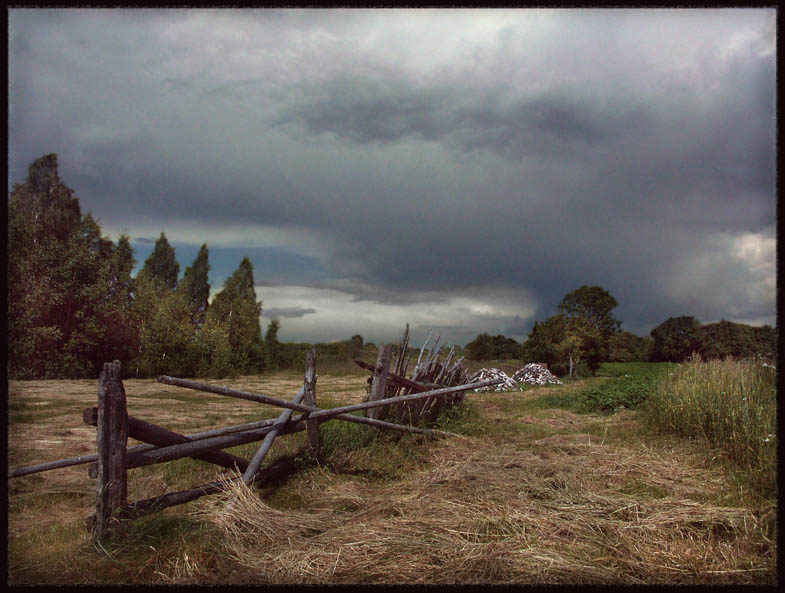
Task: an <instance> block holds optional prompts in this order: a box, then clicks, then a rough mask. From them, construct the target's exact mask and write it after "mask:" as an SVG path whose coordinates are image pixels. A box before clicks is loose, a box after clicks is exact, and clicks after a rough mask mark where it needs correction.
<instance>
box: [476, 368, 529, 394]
mask: <svg viewBox="0 0 785 593" xmlns="http://www.w3.org/2000/svg"><path fill="white" fill-rule="evenodd" d="M491 379H502V380H503V381H504V383H499V384H498V385H492V386H490V387H484V388H482V389H475V390H474V392H475V393H477V392H478V391H519V388H518V385H517V384H516V383H515V381H513V380H512V379H511V378H510V376H509V375H508V374H507V373H505V372H504V371H500V370H499V369H480V370H479V371H477V372H476V373H474V374H473V375H472V376H471V377H469V380H468V382H469V383H474V382H476V381H489V380H491Z"/></svg>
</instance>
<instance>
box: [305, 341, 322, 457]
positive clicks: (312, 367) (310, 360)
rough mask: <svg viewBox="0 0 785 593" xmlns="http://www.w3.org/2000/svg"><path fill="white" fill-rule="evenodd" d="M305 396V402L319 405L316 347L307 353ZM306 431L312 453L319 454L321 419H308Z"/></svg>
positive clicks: (320, 447) (309, 404)
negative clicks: (317, 402)
mask: <svg viewBox="0 0 785 593" xmlns="http://www.w3.org/2000/svg"><path fill="white" fill-rule="evenodd" d="M304 383H305V397H304V398H303V403H304V404H306V405H308V406H313V407H318V406H317V405H316V349H315V348H314V349H312V350H309V351H308V352H306V353H305V381H304ZM305 433H306V436H307V437H308V446H309V447H310V449H311V454H312V455H313V456H314V457H318V456H319V452H320V451H321V449H322V439H321V436H320V435H319V421H318V420H306V421H305Z"/></svg>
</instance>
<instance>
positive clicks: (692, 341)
mask: <svg viewBox="0 0 785 593" xmlns="http://www.w3.org/2000/svg"><path fill="white" fill-rule="evenodd" d="M700 326H701V324H700V322H699V321H698V320H697V319H695V318H694V317H691V316H688V315H682V316H681V317H668V319H666V320H665V321H663V322H662V323H661V324H659V325H658V326H657V327H655V328H654V329H653V330H651V337H652V339H653V340H654V344H653V346H652V357H653V359H654V360H655V361H657V362H665V361H667V362H681V361H683V360H686V359H687V358H689V356H690V355H691V354H692V353H693V352H697V351H698V350H699V348H700V334H699V331H700Z"/></svg>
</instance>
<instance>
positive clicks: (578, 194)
mask: <svg viewBox="0 0 785 593" xmlns="http://www.w3.org/2000/svg"><path fill="white" fill-rule="evenodd" d="M775 14H776V13H775V12H774V11H773V10H740V11H719V10H718V11H713V10H697V11H669V10H654V11H648V10H645V11H644V10H632V11H626V10H614V11H581V10H577V11H571V10H562V11H555V12H553V11H530V10H512V11H471V12H467V11H376V10H370V11H277V10H265V11H241V12H236V11H200V10H187V11H186V10H183V11H181V10H177V11H157V10H122V11H115V10H105V11H91V10H83V11H60V10H32V11H26V10H12V11H11V12H10V13H9V16H10V19H9V184H10V183H11V182H12V181H21V180H23V179H24V176H25V175H26V169H27V165H28V164H29V163H30V162H31V161H32V160H33V159H34V158H37V157H38V156H41V155H42V154H45V153H48V152H58V153H59V155H60V164H61V171H60V176H61V177H62V178H63V179H64V180H65V182H66V184H68V185H69V186H70V187H73V188H74V189H75V190H76V193H77V195H79V196H80V199H81V201H82V205H83V209H84V210H91V211H93V212H94V213H95V214H96V215H97V216H98V217H99V219H100V220H101V221H102V224H105V225H110V226H112V227H115V228H125V229H128V230H129V232H130V233H131V234H140V235H142V236H147V237H150V236H157V234H158V233H159V232H160V231H161V230H163V231H165V232H166V233H167V236H168V237H170V239H171V236H172V234H171V233H170V229H172V232H174V230H173V229H174V226H175V225H179V226H178V228H188V227H189V226H191V227H192V228H199V229H205V230H204V232H202V233H201V234H200V233H196V232H194V233H192V235H193V237H192V238H190V239H189V240H192V241H193V242H194V243H196V244H201V242H202V241H207V242H208V245H210V246H211V247H212V243H211V241H217V240H218V237H219V236H220V240H221V241H224V242H227V241H228V242H230V243H231V242H232V241H234V243H233V245H232V249H236V250H237V251H236V252H235V251H231V253H230V252H227V253H225V254H223V255H222V254H219V253H218V251H216V252H215V260H214V267H213V275H214V276H215V277H216V278H220V279H222V278H225V277H227V276H228V275H229V274H230V273H231V271H232V269H233V267H236V264H237V263H238V262H239V259H237V262H235V258H241V257H242V254H243V253H247V254H249V256H250V257H252V260H253V261H254V262H255V264H256V268H255V273H256V276H257V280H258V284H259V286H260V287H261V288H260V292H261V297H260V298H262V299H263V300H265V302H266V298H265V297H264V289H265V287H266V288H268V289H269V290H270V291H271V292H272V290H273V289H274V288H275V287H276V286H278V285H282V284H285V285H287V286H293V285H297V286H301V287H309V288H310V289H312V290H317V289H330V290H336V291H339V292H340V293H341V295H351V297H350V298H351V301H349V302H354V303H360V304H363V305H364V306H365V305H368V304H370V303H375V304H380V305H387V306H390V307H412V309H402V311H403V310H406V311H409V310H412V311H413V310H415V307H416V305H417V303H426V302H427V303H428V306H445V307H446V306H448V305H449V304H450V303H452V302H453V301H452V300H451V299H452V298H453V296H454V295H456V294H470V295H471V298H472V299H479V300H483V299H484V300H485V301H488V302H490V301H489V299H493V298H496V297H495V296H494V295H496V294H497V292H500V293H501V294H503V295H505V296H504V299H506V300H505V303H510V302H511V300H510V299H509V298H508V297H507V296H506V295H508V294H515V293H517V294H519V295H520V297H519V298H518V300H517V301H516V302H515V304H514V305H510V307H514V306H518V307H520V308H521V312H519V313H517V314H516V313H514V312H512V311H510V310H508V309H507V308H505V310H504V313H503V314H502V313H499V314H495V317H494V319H493V320H490V319H489V318H488V317H487V316H486V317H483V316H482V315H480V314H479V313H476V312H466V316H467V317H468V318H470V319H469V322H467V323H465V324H463V323H458V322H457V321H452V320H450V321H445V322H444V323H443V325H445V326H454V327H458V326H466V327H467V328H472V329H471V330H468V329H465V328H464V330H462V331H473V329H474V328H481V327H482V325H481V324H482V323H485V322H487V323H489V324H490V325H493V327H494V328H496V327H498V328H499V329H498V331H502V330H504V331H505V332H508V333H510V334H513V333H515V334H516V335H518V334H521V333H524V332H525V331H526V330H527V329H528V328H529V327H531V325H532V324H533V322H534V319H541V318H542V317H543V316H547V315H550V314H552V313H553V312H554V311H555V308H556V305H557V304H558V302H559V300H560V299H561V297H562V296H563V295H564V294H565V293H566V292H568V291H570V290H573V289H575V288H577V287H578V286H580V285H581V284H599V285H601V286H603V287H606V288H607V289H608V290H610V292H611V293H612V294H613V295H614V296H616V298H617V300H618V301H619V303H620V306H619V310H618V316H619V317H621V318H622V319H623V321H624V324H625V327H626V328H627V329H632V330H633V331H640V332H647V331H648V329H647V328H650V327H651V326H653V325H656V324H657V323H659V322H660V321H662V320H664V319H665V318H667V317H668V316H671V315H681V314H695V315H696V316H698V317H699V318H701V320H703V321H707V322H708V321H712V320H715V319H719V318H722V317H723V316H725V317H728V316H730V315H733V316H735V317H736V318H738V319H764V318H765V319H771V320H772V322H773V320H774V313H773V311H774V309H773V295H774V294H775V292H774V288H773V286H771V285H770V282H769V279H770V277H771V276H772V274H773V268H772V269H768V268H765V266H764V267H760V265H759V261H758V259H755V258H756V257H757V256H754V257H753V255H750V254H752V253H753V252H754V249H753V250H751V249H752V248H751V247H750V248H749V249H747V251H744V250H743V249H742V251H744V253H746V254H747V255H744V256H743V257H742V256H739V255H738V253H737V252H739V249H741V248H740V247H739V245H740V243H739V241H741V238H743V237H747V239H745V240H747V241H748V242H749V241H752V242H753V243H755V244H756V245H759V246H765V249H764V252H765V253H764V255H763V256H761V257H763V258H764V259H765V258H769V259H770V261H772V262H773V261H774V253H773V248H772V246H771V243H770V241H771V240H772V239H773V237H774V220H775V212H776V209H775V205H776V198H775V195H776V194H775V187H776V186H775V158H776V156H775V155H776V152H775V149H774V145H775V129H776V128H775V125H774V123H775V105H776V90H775V81H776V54H775V52H774V43H773V42H774V39H775V28H774V22H775ZM556 40H558V42H557V41H556ZM240 227H241V228H246V229H249V230H248V231H247V232H239V233H238V232H234V231H227V230H226V229H235V228H240ZM136 229H139V230H136ZM251 229H252V230H251ZM273 235H274V237H275V242H271V239H269V237H271V236H273ZM233 236H235V238H234V239H233V238H232V237H233ZM227 237H228V239H227ZM260 242H261V243H264V244H265V245H267V246H268V247H265V249H257V248H256V247H254V246H258V244H260ZM276 248H277V251H276V250H275V249H276ZM761 248H762V249H763V247H761ZM212 253H213V251H212V249H211V257H212ZM295 253H296V254H297V256H295V255H294V254H295ZM712 253H717V254H718V255H717V257H711V256H710V255H711V254H712ZM756 262H757V263H756ZM188 263H190V262H181V264H182V265H183V266H185V265H188ZM756 266H757V267H756ZM213 283H214V284H218V285H220V281H213ZM426 294H427V298H426V297H425V296H424V295H426ZM302 298H303V301H302V302H303V303H307V300H306V299H305V297H302ZM341 298H344V297H343V296H342V297H341ZM467 298H468V297H467ZM341 302H343V301H341ZM287 306H288V305H287V304H286V303H273V307H274V308H275V309H281V310H283V311H287V310H288V309H287ZM449 306H455V307H458V305H449ZM298 307H299V308H298ZM308 308H309V306H308V305H307V304H298V305H297V306H296V307H294V306H293V308H292V309H291V311H295V312H296V311H300V310H303V309H308ZM328 309H329V308H326V307H321V306H320V307H318V312H313V313H310V312H309V314H308V315H306V314H305V313H303V316H304V318H305V319H306V320H309V321H310V320H313V323H323V320H322V317H321V316H322V315H325V314H327V313H326V312H325V311H327V310H328ZM523 309H525V310H526V311H527V312H526V313H524V312H523ZM374 311H376V309H374ZM266 314H267V311H265V315H266ZM401 314H403V313H401ZM516 315H517V318H516ZM287 319H290V320H292V322H293V321H294V320H295V319H296V318H291V317H290V318H287ZM434 323H436V322H434ZM426 325H427V324H426ZM284 327H285V325H284ZM489 327H490V326H489ZM331 331H332V330H331ZM335 331H337V330H335ZM357 331H360V333H362V331H361V328H359V329H358V330H357ZM357 331H353V332H351V333H357ZM379 331H381V329H380V330H379ZM481 331H482V330H481ZM351 333H349V334H348V335H351ZM335 337H336V338H343V337H346V336H341V335H337V336H335ZM304 338H305V337H304Z"/></svg>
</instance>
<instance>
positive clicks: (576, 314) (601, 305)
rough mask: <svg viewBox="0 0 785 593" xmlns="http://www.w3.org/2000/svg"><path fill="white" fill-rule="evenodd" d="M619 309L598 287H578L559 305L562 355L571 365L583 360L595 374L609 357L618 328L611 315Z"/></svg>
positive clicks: (616, 321) (612, 299) (608, 295)
mask: <svg viewBox="0 0 785 593" xmlns="http://www.w3.org/2000/svg"><path fill="white" fill-rule="evenodd" d="M617 305H618V303H617V302H616V299H615V298H613V297H612V296H611V294H610V293H609V292H608V291H607V290H605V289H604V288H601V287H599V286H585V285H584V286H581V287H580V288H578V289H576V290H573V291H572V292H569V293H567V294H566V295H565V296H564V298H563V299H562V301H561V303H559V313H560V314H561V315H562V316H563V317H564V322H565V332H566V336H565V339H567V342H566V343H565V344H563V345H562V347H561V351H562V353H563V355H564V356H566V357H567V358H568V360H569V361H570V368H571V369H572V367H573V364H576V365H577V363H576V362H574V359H575V358H576V357H577V359H578V360H581V359H583V360H584V361H585V363H586V365H587V367H588V368H589V370H591V371H592V373H593V372H595V371H596V370H597V369H598V368H599V367H600V363H602V361H604V360H607V359H608V357H609V354H610V342H611V338H612V337H613V334H614V333H615V332H617V331H618V330H619V328H620V326H621V322H620V321H619V320H618V319H616V318H614V317H613V315H612V314H611V311H613V309H614V308H615V307H616V306H617Z"/></svg>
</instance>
